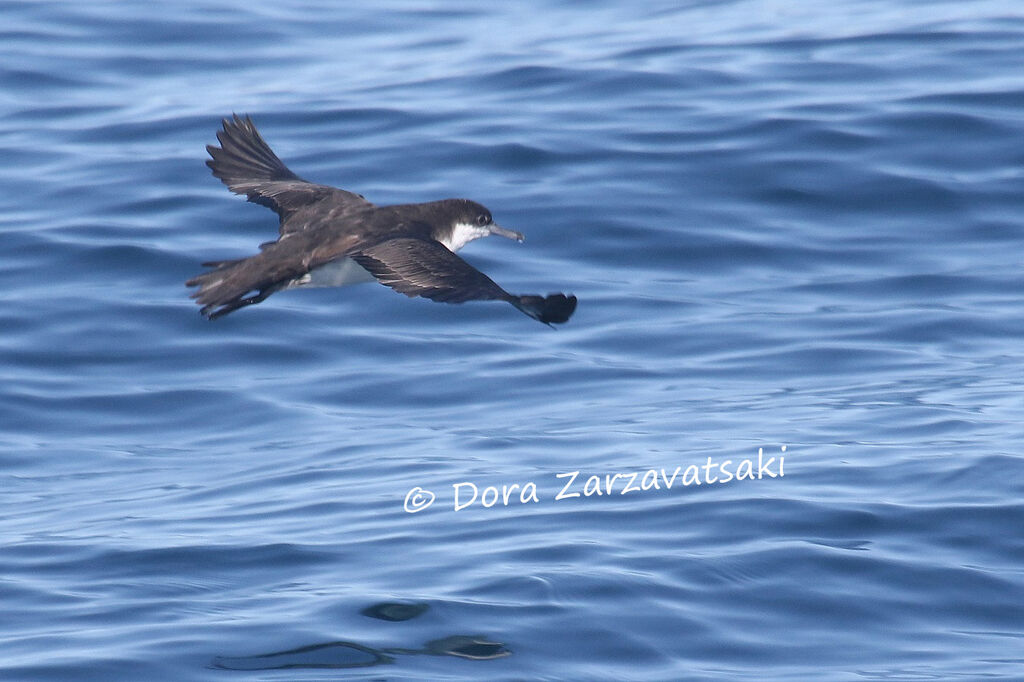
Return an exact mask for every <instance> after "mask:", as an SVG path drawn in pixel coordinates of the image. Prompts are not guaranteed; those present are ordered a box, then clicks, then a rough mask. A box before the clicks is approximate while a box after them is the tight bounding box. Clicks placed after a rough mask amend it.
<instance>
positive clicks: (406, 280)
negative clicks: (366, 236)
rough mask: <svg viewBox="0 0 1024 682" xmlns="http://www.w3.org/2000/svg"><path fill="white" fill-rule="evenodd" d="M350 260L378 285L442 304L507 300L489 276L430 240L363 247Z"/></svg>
mask: <svg viewBox="0 0 1024 682" xmlns="http://www.w3.org/2000/svg"><path fill="white" fill-rule="evenodd" d="M351 257H352V259H353V260H354V261H355V262H357V263H359V264H360V265H362V266H363V267H364V268H366V269H367V270H368V271H369V272H370V274H371V275H373V276H374V277H376V278H377V279H378V280H379V281H380V283H381V284H385V285H387V286H389V287H391V288H392V289H394V290H395V291H398V292H400V293H403V294H405V295H406V296H410V297H415V296H422V297H423V298H429V299H430V300H432V301H440V302H442V303H464V302H466V301H477V300H484V301H492V300H510V299H512V298H513V296H512V295H511V294H509V293H508V292H506V291H505V290H504V289H502V288H501V287H499V286H498V285H497V284H495V283H494V280H492V279H491V278H490V277H488V276H487V275H485V274H484V273H482V272H480V271H479V270H477V269H476V268H474V267H473V266H472V265H470V264H469V263H467V262H466V261H464V260H462V259H461V258H459V257H458V256H456V255H455V254H454V253H452V252H451V251H449V250H448V249H447V248H445V247H444V245H443V244H441V243H440V242H436V241H434V240H433V239H418V238H415V237H399V238H395V239H388V240H387V241H383V242H379V243H377V244H374V245H372V246H369V247H366V248H362V249H360V250H359V251H358V252H356V253H353V254H352V256H351Z"/></svg>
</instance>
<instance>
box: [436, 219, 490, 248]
mask: <svg viewBox="0 0 1024 682" xmlns="http://www.w3.org/2000/svg"><path fill="white" fill-rule="evenodd" d="M490 233H491V230H490V229H489V228H487V227H480V226H479V225H472V224H470V223H455V228H454V229H453V230H452V234H451V236H450V237H448V238H447V239H442V240H441V243H442V244H444V245H445V246H446V247H448V250H449V251H451V252H453V253H454V252H455V251H458V250H459V249H461V248H462V247H463V246H465V245H466V244H468V243H470V242H471V241H473V240H474V239H480V237H486V236H487V235H489V234H490Z"/></svg>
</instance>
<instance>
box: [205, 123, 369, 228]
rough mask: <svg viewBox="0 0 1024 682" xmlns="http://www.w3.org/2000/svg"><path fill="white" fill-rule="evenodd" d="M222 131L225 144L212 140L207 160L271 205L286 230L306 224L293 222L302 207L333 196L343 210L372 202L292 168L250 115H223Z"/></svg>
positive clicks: (236, 187)
mask: <svg viewBox="0 0 1024 682" xmlns="http://www.w3.org/2000/svg"><path fill="white" fill-rule="evenodd" d="M223 123H224V130H222V131H219V132H218V133H217V140H218V141H219V142H220V145H221V146H220V147H214V146H213V145H207V147H206V151H208V152H209V153H210V156H211V157H212V158H211V159H210V160H209V161H207V162H206V165H207V166H209V167H210V169H211V170H212V171H213V174H214V176H216V177H217V178H219V179H220V181H221V182H223V183H224V184H225V185H227V186H228V189H230V190H231V191H232V192H235V193H236V194H244V195H246V198H248V199H249V201H252V202H254V203H257V204H260V205H262V206H266V207H267V208H270V209H272V210H273V211H274V212H275V213H277V214H278V216H280V218H281V234H282V235H284V234H286V233H288V232H293V231H297V230H302V229H305V227H306V225H307V224H306V222H305V221H301V220H300V221H296V222H293V223H289V222H288V218H290V217H291V216H292V215H294V214H295V213H296V212H297V211H299V210H300V209H302V208H304V207H306V206H310V205H312V204H315V203H318V202H320V201H322V200H324V199H326V198H328V197H330V199H331V202H330V203H331V205H332V208H334V209H335V210H336V211H337V212H338V213H343V212H349V211H356V210H360V209H363V208H367V207H370V206H372V205H373V204H371V203H370V202H368V201H367V200H366V199H364V198H363V197H362V196H360V195H358V194H355V193H353V192H347V191H345V190H343V189H337V188H334V187H328V186H327V185H317V184H314V183H311V182H307V181H306V180H303V179H302V178H300V177H299V176H298V175H296V174H295V173H293V172H292V171H291V170H289V168H288V167H287V166H285V165H284V162H283V161H281V159H279V158H278V157H277V155H276V154H275V153H274V152H273V151H272V150H271V149H270V146H269V145H268V144H267V143H266V142H265V141H264V140H263V137H262V136H261V135H260V133H259V131H258V130H256V125H255V124H254V123H253V122H252V119H251V118H249V117H248V116H245V117H241V116H238V115H237V114H235V115H233V116H232V118H230V119H224V121H223Z"/></svg>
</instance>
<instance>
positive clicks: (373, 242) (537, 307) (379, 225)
mask: <svg viewBox="0 0 1024 682" xmlns="http://www.w3.org/2000/svg"><path fill="white" fill-rule="evenodd" d="M223 124H224V129H223V130H222V131H219V132H218V133H217V140H218V141H219V142H220V144H221V146H220V147H215V146H212V145H210V146H207V151H208V152H209V153H210V156H211V159H210V160H209V161H207V165H208V166H209V167H210V168H211V170H212V171H213V174H214V176H216V177H217V178H219V179H220V180H221V181H222V182H223V183H224V184H225V185H227V186H228V188H229V189H230V190H231V191H232V192H235V193H237V194H244V195H245V196H246V198H247V199H248V200H249V201H252V202H255V203H258V204H261V205H263V206H267V207H268V208H270V209H272V210H273V211H274V212H276V213H277V214H278V216H279V218H280V236H279V238H278V239H277V240H276V241H274V242H269V243H266V244H263V245H261V249H262V250H261V252H260V253H258V254H256V255H254V256H250V257H249V258H242V259H237V260H226V261H214V262H210V263H204V265H207V266H209V267H211V268H212V269H211V270H208V271H207V272H204V273H202V274H200V275H197V276H196V277H194V278H192V279H190V280H188V281H187V282H186V285H187V286H195V287H199V289H198V290H197V291H195V292H193V294H192V298H194V299H196V302H197V303H199V304H200V305H201V306H202V309H201V312H202V313H203V314H204V315H206V316H207V317H209V318H210V319H214V318H217V317H221V316H223V315H226V314H228V313H230V312H232V311H233V310H237V309H238V308H241V307H244V306H247V305H252V304H255V303H259V302H260V301H262V300H264V299H265V298H267V297H268V296H270V295H271V294H273V293H274V292H276V291H280V290H281V289H284V288H288V287H289V286H292V285H294V284H295V282H298V281H300V280H301V278H303V277H304V276H305V275H308V274H309V273H310V272H312V271H314V270H316V269H317V268H320V267H323V266H325V265H328V264H330V263H332V262H334V261H338V260H339V259H346V258H351V259H352V260H353V261H355V262H356V263H358V264H359V265H360V266H362V267H363V268H365V269H366V270H367V271H368V272H369V273H370V274H371V275H373V276H374V277H375V278H376V279H377V280H378V281H379V282H380V283H381V284H384V285H386V286H389V287H391V288H392V289H394V290H396V291H398V292H400V293H403V294H405V295H407V296H410V297H415V296H422V297H424V298H428V299H431V300H434V301H441V302H446V303H462V302H464V301H470V300H502V301H507V302H508V303H511V304H512V305H514V306H515V307H516V308H517V309H519V310H520V311H522V312H523V313H524V314H526V315H528V316H530V317H532V318H533V319H535V320H538V321H540V322H543V323H545V324H548V325H551V324H559V323H562V322H565V321H567V320H568V319H569V317H570V316H571V315H572V314H573V312H574V311H575V309H576V297H575V296H571V295H570V296H567V295H565V294H551V295H549V296H546V297H545V296H536V295H523V296H519V295H514V294H509V293H508V292H506V291H505V290H504V289H502V288H501V287H500V286H498V285H497V284H496V283H495V282H494V281H493V280H491V279H490V278H489V277H487V276H486V275H484V274H483V273H481V272H480V271H479V270H477V269H476V268H474V267H473V266H471V265H470V264H469V263H467V262H466V261H464V260H463V259H462V258H460V257H459V256H457V255H455V253H453V252H452V251H451V250H449V248H447V247H446V244H447V245H449V246H451V247H452V248H453V249H455V250H457V249H458V248H459V247H460V246H461V245H462V244H464V243H466V242H468V241H470V240H472V239H475V238H478V237H482V236H486V235H487V234H500V235H501V236H505V237H510V238H514V239H519V240H521V239H522V235H521V234H519V233H517V232H512V231H510V230H505V229H504V228H501V227H499V226H497V225H495V224H494V223H493V221H492V220H491V214H490V212H489V211H488V210H487V209H486V208H485V207H483V206H482V205H480V204H478V203H476V202H473V201H470V200H468V199H444V200H441V201H432V202H427V203H422V204H403V205H394V206H375V205H374V204H371V203H370V202H368V201H367V200H366V199H364V198H363V197H362V196H361V195H359V194H356V193H354V192H349V191H346V190H343V189H338V188H335V187H329V186H327V185H318V184H314V183H311V182H308V181H306V180H303V179H302V178H300V177H299V176H298V175H296V174H295V173H293V172H292V171H291V170H290V169H289V168H288V167H287V166H286V165H285V164H284V162H282V161H281V159H279V158H278V157H277V155H276V154H275V153H274V152H273V151H272V150H271V149H270V147H269V145H267V143H266V142H265V141H264V140H263V137H262V136H261V135H260V134H259V131H257V130H256V126H255V125H254V124H253V122H252V120H251V119H250V118H249V117H247V116H246V117H240V116H238V115H235V116H233V117H232V118H231V119H225V120H224V122H223ZM458 230H461V231H462V232H461V233H460V234H455V232H456V231H458ZM467 230H468V231H467ZM453 242H454V243H453Z"/></svg>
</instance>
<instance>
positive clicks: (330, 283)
mask: <svg viewBox="0 0 1024 682" xmlns="http://www.w3.org/2000/svg"><path fill="white" fill-rule="evenodd" d="M373 281H374V277H373V275H371V274H370V273H369V272H367V271H366V270H365V269H364V268H363V266H361V265H359V264H358V263H356V262H355V261H354V260H352V259H351V258H339V259H338V260H336V261H331V262H330V263H327V264H326V265H321V266H320V267H318V268H316V269H315V270H311V271H310V272H309V273H308V274H306V275H303V276H302V277H299V278H297V279H293V280H292V282H291V284H289V285H288V287H287V288H289V289H292V288H294V287H344V286H348V285H349V284H362V283H363V282H373Z"/></svg>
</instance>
